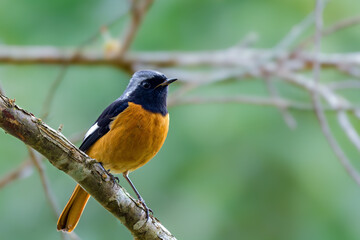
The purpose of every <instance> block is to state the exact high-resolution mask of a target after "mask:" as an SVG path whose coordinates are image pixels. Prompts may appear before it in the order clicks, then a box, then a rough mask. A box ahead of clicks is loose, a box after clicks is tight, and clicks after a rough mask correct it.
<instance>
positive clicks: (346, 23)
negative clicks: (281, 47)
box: [294, 16, 360, 52]
mask: <svg viewBox="0 0 360 240" xmlns="http://www.w3.org/2000/svg"><path fill="white" fill-rule="evenodd" d="M357 24H360V16H354V17H350V18H348V19H343V20H340V21H338V22H336V23H334V24H333V25H331V26H329V27H327V28H325V29H324V30H322V32H321V33H322V37H326V36H329V35H331V34H333V33H335V32H338V31H340V30H342V29H345V28H348V27H351V26H354V25H357ZM314 39H315V36H314V35H312V36H310V37H308V38H306V39H304V40H303V41H302V42H301V43H300V44H299V45H298V46H297V47H296V48H295V49H294V52H299V51H302V50H303V49H305V48H306V47H307V46H309V45H310V44H311V43H313V42H314Z"/></svg>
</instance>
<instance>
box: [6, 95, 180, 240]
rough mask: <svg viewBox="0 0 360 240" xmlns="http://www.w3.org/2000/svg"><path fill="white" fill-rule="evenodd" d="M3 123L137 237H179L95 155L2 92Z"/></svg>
mask: <svg viewBox="0 0 360 240" xmlns="http://www.w3.org/2000/svg"><path fill="white" fill-rule="evenodd" d="M0 127H1V128H3V129H4V130H5V131H6V132H8V133H9V134H11V135H13V136H15V137H17V138H18V139H20V140H21V141H23V142H24V143H25V144H27V145H29V146H30V147H32V148H34V149H35V150H36V151H38V152H39V153H41V154H42V155H44V156H45V157H46V158H47V159H48V160H49V161H50V163H51V164H53V165H54V166H55V167H56V168H58V169H59V170H62V171H64V172H65V173H66V174H68V175H69V176H71V177H72V178H73V179H74V180H75V181H77V182H78V183H79V184H80V185H81V186H82V187H83V188H84V189H85V190H86V191H87V192H88V193H89V194H91V195H92V196H93V197H94V198H95V199H96V200H97V201H98V202H99V203H100V204H101V205H102V206H103V207H104V208H106V209H107V210H108V211H109V212H111V213H112V214H113V215H114V216H115V217H116V218H118V219H119V220H120V221H121V222H122V223H123V224H124V225H125V226H126V227H127V228H128V229H129V230H130V232H131V233H132V234H133V236H134V237H135V238H136V239H175V237H174V236H172V235H171V233H170V232H169V231H168V230H166V229H165V228H164V227H163V226H162V225H161V223H160V222H159V221H158V220H157V219H155V218H154V217H150V219H149V220H148V221H146V217H145V215H146V213H145V211H144V210H143V208H142V207H141V206H140V205H138V204H137V201H136V200H134V199H133V198H132V197H130V195H129V194H128V193H127V192H126V191H125V190H124V189H123V188H122V187H121V186H120V185H118V184H116V183H114V182H113V181H112V180H111V178H110V176H109V175H108V174H107V172H106V171H105V170H104V169H103V168H102V167H101V165H100V164H99V163H98V162H97V161H96V160H94V159H91V158H89V157H88V156H87V155H86V154H84V153H83V152H81V151H80V150H79V149H78V148H76V147H75V146H74V145H73V144H72V143H71V142H69V141H68V140H67V139H66V138H65V137H64V136H63V135H62V134H60V133H58V132H56V131H55V130H53V129H51V128H50V127H48V126H47V125H45V124H44V123H42V122H41V120H39V119H37V118H35V117H34V116H33V115H32V114H31V113H28V112H27V111H25V110H23V109H21V108H19V107H18V106H16V105H15V104H14V102H13V101H12V100H9V99H8V98H6V97H4V96H2V95H0Z"/></svg>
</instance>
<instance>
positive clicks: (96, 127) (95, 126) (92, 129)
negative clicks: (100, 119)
mask: <svg viewBox="0 0 360 240" xmlns="http://www.w3.org/2000/svg"><path fill="white" fill-rule="evenodd" d="M98 128H99V125H98V124H97V123H95V124H94V125H92V126H91V128H90V129H89V130H88V131H87V132H86V134H85V137H84V140H85V139H86V138H87V137H88V136H90V135H91V134H92V133H93V132H95V131H96V129H98Z"/></svg>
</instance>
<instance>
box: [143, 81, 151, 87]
mask: <svg viewBox="0 0 360 240" xmlns="http://www.w3.org/2000/svg"><path fill="white" fill-rule="evenodd" d="M141 86H142V87H143V88H145V89H149V88H150V87H151V84H150V83H148V82H142V83H141Z"/></svg>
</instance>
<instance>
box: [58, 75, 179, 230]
mask: <svg viewBox="0 0 360 240" xmlns="http://www.w3.org/2000/svg"><path fill="white" fill-rule="evenodd" d="M176 80H177V79H176V78H167V77H166V76H165V75H164V74H163V73H160V72H158V71H153V70H141V71H137V72H135V73H134V74H133V76H132V77H131V79H130V81H129V84H128V86H127V87H126V89H125V91H124V92H123V94H122V95H121V96H120V97H119V98H118V99H116V100H115V101H114V102H113V103H111V104H110V105H109V106H108V107H107V108H106V109H105V110H104V111H103V112H102V113H101V115H100V116H99V117H98V118H97V120H96V121H95V123H94V124H93V125H92V126H91V127H90V128H89V130H88V131H87V132H86V134H85V136H84V139H83V142H82V144H81V145H80V147H79V149H80V150H82V151H83V152H85V153H86V154H87V155H88V156H89V157H91V158H94V159H95V160H97V161H98V162H100V163H101V165H102V166H103V168H104V169H109V170H110V171H111V172H112V173H121V174H122V175H123V176H124V178H125V179H126V180H127V182H128V183H129V184H130V186H131V187H132V189H133V190H134V192H135V194H136V195H137V197H138V200H139V202H140V203H141V204H142V205H143V206H144V208H145V210H146V217H147V218H148V217H149V208H148V207H147V205H146V204H145V201H144V199H143V198H142V197H141V195H140V194H139V192H138V191H137V189H136V188H135V185H134V184H133V183H132V181H131V180H130V178H129V173H130V172H132V171H134V170H136V169H138V168H139V167H141V166H143V165H144V164H146V163H147V162H148V161H149V160H151V159H152V158H153V157H154V156H155V155H156V154H157V153H158V151H159V150H160V148H161V147H162V145H163V143H164V141H165V139H166V136H167V133H168V129H169V113H168V111H167V104H166V99H167V94H168V86H169V85H170V84H171V83H173V82H175V81H176ZM89 198H90V195H89V194H88V193H87V192H86V191H85V190H84V189H83V188H82V187H81V186H80V185H79V184H78V185H76V187H75V189H74V191H73V193H72V195H71V197H70V199H69V201H68V203H67V204H66V206H65V208H64V210H63V211H62V213H61V214H60V217H59V219H58V222H57V230H58V231H64V232H72V231H73V230H74V229H75V227H76V225H77V224H78V222H79V220H80V217H81V214H82V212H83V210H84V208H85V206H86V203H87V202H88V200H89Z"/></svg>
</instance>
